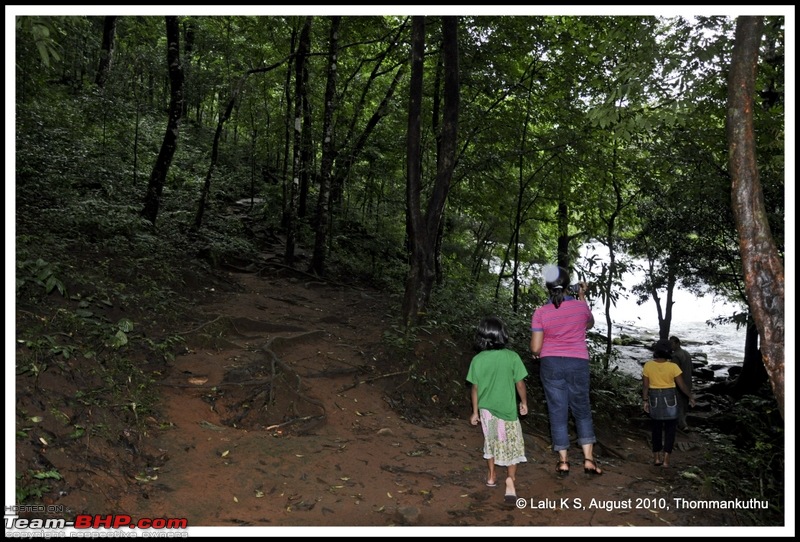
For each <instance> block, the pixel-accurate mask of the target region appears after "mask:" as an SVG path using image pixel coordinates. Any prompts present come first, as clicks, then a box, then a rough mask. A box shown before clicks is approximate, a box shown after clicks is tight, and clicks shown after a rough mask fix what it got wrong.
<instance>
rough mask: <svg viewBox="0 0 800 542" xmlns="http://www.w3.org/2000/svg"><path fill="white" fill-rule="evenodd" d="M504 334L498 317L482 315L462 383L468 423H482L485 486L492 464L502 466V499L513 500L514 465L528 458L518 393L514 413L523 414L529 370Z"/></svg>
mask: <svg viewBox="0 0 800 542" xmlns="http://www.w3.org/2000/svg"><path fill="white" fill-rule="evenodd" d="M507 343H508V333H507V332H506V328H505V324H504V323H503V321H502V320H500V319H499V318H496V317H493V316H492V317H487V318H484V319H483V320H482V321H481V323H480V325H479V326H478V330H477V333H476V336H475V347H476V349H477V350H478V351H479V353H478V354H477V355H476V356H475V357H473V358H472V362H471V363H470V366H469V371H468V372H467V382H469V383H471V384H472V389H471V394H470V397H471V399H472V415H471V416H470V420H469V421H470V423H471V424H472V425H478V422H480V424H481V429H482V430H483V436H484V445H483V458H484V459H486V460H487V462H488V465H489V475H488V476H487V478H486V485H487V486H489V487H495V486H497V476H496V473H495V466H496V465H499V466H501V467H506V468H507V470H508V476H507V477H506V493H505V498H506V500H507V501H510V502H513V501H514V500H516V496H517V491H516V488H515V486H514V482H515V480H516V472H517V464H518V463H522V462H524V461H527V459H526V457H525V442H524V440H523V439H522V424H520V422H519V417H518V416H517V394H519V398H520V402H519V414H520V415H522V416H524V415H526V414H527V413H528V398H527V394H526V390H525V382H524V379H525V377H526V376H528V371H527V369H525V365H523V363H522V359H521V358H520V357H519V354H517V353H516V352H514V351H513V350H510V349H508V348H507V347H506V344H507Z"/></svg>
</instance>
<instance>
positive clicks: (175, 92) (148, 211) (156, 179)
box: [141, 16, 183, 225]
mask: <svg viewBox="0 0 800 542" xmlns="http://www.w3.org/2000/svg"><path fill="white" fill-rule="evenodd" d="M165 18H166V23H167V65H168V68H169V84H170V100H169V120H168V122H167V131H166V133H165V134H164V141H163V142H162V143H161V151H159V153H158V158H156V163H155V165H154V166H153V172H152V173H151V174H150V181H149V182H148V185H147V193H146V194H145V197H144V208H143V209H142V211H141V215H142V217H144V218H145V219H146V220H149V221H150V222H151V223H152V224H153V225H155V223H156V218H157V217H158V208H159V205H160V203H161V193H162V192H163V190H164V183H165V182H166V179H167V173H168V172H169V166H170V164H171V163H172V157H173V156H174V155H175V149H176V148H177V144H178V132H179V131H180V123H181V111H182V109H183V70H182V69H181V57H180V46H179V45H180V42H179V36H180V33H179V29H178V18H177V17H171V16H170V17H165Z"/></svg>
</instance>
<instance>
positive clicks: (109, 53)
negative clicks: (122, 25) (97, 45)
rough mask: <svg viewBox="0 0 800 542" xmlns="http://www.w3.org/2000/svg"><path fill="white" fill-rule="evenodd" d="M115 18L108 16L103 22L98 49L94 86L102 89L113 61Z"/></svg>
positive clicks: (115, 31)
mask: <svg viewBox="0 0 800 542" xmlns="http://www.w3.org/2000/svg"><path fill="white" fill-rule="evenodd" d="M117 19H118V17H117V16H109V17H106V18H105V19H104V20H103V45H102V47H101V49H100V65H99V66H98V67H97V76H96V77H95V80H94V82H95V84H96V85H97V86H98V87H100V88H103V87H104V86H105V84H106V80H107V79H108V74H109V73H111V64H112V63H113V61H114V37H115V36H116V34H117Z"/></svg>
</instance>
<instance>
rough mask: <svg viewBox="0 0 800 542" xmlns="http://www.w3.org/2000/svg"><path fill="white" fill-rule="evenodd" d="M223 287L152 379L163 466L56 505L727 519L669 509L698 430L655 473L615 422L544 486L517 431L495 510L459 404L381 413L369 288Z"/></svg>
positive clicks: (379, 298)
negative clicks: (119, 489) (510, 470)
mask: <svg viewBox="0 0 800 542" xmlns="http://www.w3.org/2000/svg"><path fill="white" fill-rule="evenodd" d="M231 279H232V280H233V281H236V282H239V283H240V284H241V288H239V289H238V290H239V291H237V292H234V293H219V294H218V295H217V298H216V300H215V301H214V302H213V303H211V304H209V305H206V306H203V307H201V308H200V310H202V313H203V314H202V316H198V318H197V321H196V322H194V323H189V322H187V329H192V326H194V328H193V329H192V330H191V331H190V332H187V333H186V338H187V344H188V346H189V349H188V351H187V353H186V354H185V355H181V356H178V357H177V358H176V359H175V362H174V364H173V366H172V367H171V370H170V372H169V374H168V375H167V376H166V378H165V379H164V380H163V381H162V382H161V383H160V387H161V392H162V395H163V404H162V405H161V413H162V415H161V416H162V418H161V419H160V420H155V419H151V420H150V422H151V424H152V427H151V430H150V435H151V436H152V437H154V440H153V445H152V447H153V449H152V450H151V455H152V456H153V457H158V458H160V461H158V462H154V465H153V466H152V467H151V468H149V469H146V470H145V472H142V473H141V476H140V477H139V482H137V483H138V484H139V487H131V488H130V490H128V491H127V492H125V493H124V494H123V495H122V496H121V497H120V498H119V499H118V500H115V502H112V503H108V502H106V503H105V504H103V503H102V498H103V496H102V495H100V494H98V493H97V492H95V491H92V490H90V489H89V487H88V486H87V488H85V489H84V490H83V491H76V492H74V493H73V494H71V495H70V496H68V497H67V498H66V500H65V502H64V504H68V505H69V506H70V507H71V508H72V509H73V510H76V511H79V512H80V511H84V510H86V511H90V512H91V513H98V511H99V510H107V512H108V513H115V514H121V513H124V514H130V515H131V516H133V517H162V518H187V519H188V521H189V525H190V526H192V527H198V526H206V527H234V526H235V527H245V526H251V527H298V526H302V527H324V526H329V527H337V526H341V527H343V526H370V527H386V526H411V525H415V526H436V527H439V526H580V527H585V526H607V527H615V526H642V527H645V526H646V527H664V526H708V525H714V526H724V525H729V524H733V522H734V518H733V517H731V516H730V515H729V516H728V517H725V516H724V515H720V514H714V513H708V511H699V512H698V511H691V510H678V509H677V508H676V506H675V504H674V501H673V498H674V497H677V496H681V497H685V498H688V499H697V498H698V497H697V496H696V495H691V496H690V494H689V491H690V489H691V487H692V483H691V481H690V480H689V479H687V478H685V477H684V476H683V475H682V473H683V472H684V467H688V466H690V465H692V464H696V463H697V462H700V461H702V455H703V442H702V440H701V439H700V437H699V435H697V434H688V435H684V434H680V435H679V442H678V447H679V450H678V451H677V453H676V454H674V465H673V468H671V469H668V470H667V469H661V468H656V467H653V466H652V465H651V464H650V461H651V454H650V452H649V450H648V446H647V431H646V429H645V428H636V427H635V426H630V424H628V423H626V424H621V426H620V427H619V428H609V429H606V430H605V431H600V430H598V436H599V438H600V441H601V445H598V447H597V457H598V460H599V461H600V465H601V467H602V468H604V470H605V474H604V475H603V476H599V477H597V476H595V477H591V476H588V475H585V474H584V473H583V471H582V468H581V467H582V465H581V464H580V462H579V461H578V456H577V455H575V454H576V452H575V451H573V457H572V460H573V463H572V470H573V472H572V474H571V475H570V476H568V477H565V478H563V479H561V478H559V477H557V476H556V475H555V473H554V466H555V455H554V454H553V453H552V452H551V451H549V450H548V442H547V440H546V438H545V436H543V435H526V443H527V449H526V452H527V457H528V463H526V464H523V465H522V466H520V468H519V469H518V474H517V493H518V496H519V497H520V498H521V499H522V501H521V502H520V504H514V503H506V502H504V488H503V484H502V483H500V484H498V486H497V487H496V488H489V487H486V485H485V476H486V472H485V461H484V460H483V458H482V442H483V439H482V435H481V431H480V427H474V426H471V425H470V424H469V423H468V421H467V418H468V414H469V404H468V402H466V396H465V404H464V416H463V418H452V419H442V420H441V423H440V424H439V425H438V426H437V427H436V428H425V427H421V426H420V425H418V424H414V423H411V422H409V421H408V420H406V419H404V418H403V417H401V416H400V415H398V413H397V412H395V411H394V410H393V409H392V408H391V406H390V404H389V400H388V399H387V394H386V392H385V390H386V386H398V385H399V384H401V383H402V381H403V379H404V378H405V377H402V376H393V377H387V376H386V375H387V374H389V373H391V372H392V371H393V370H394V371H395V372H396V368H392V365H391V363H387V361H389V360H387V359H386V354H385V353H384V352H383V349H382V346H381V335H382V333H383V331H384V329H385V328H386V327H387V326H388V324H387V322H388V320H389V317H388V316H387V315H388V314H390V312H389V311H390V309H389V306H388V301H387V300H386V298H385V296H384V295H383V294H382V293H380V292H374V291H365V290H358V289H353V288H349V287H346V286H339V285H335V284H328V283H324V282H318V281H314V280H311V279H308V280H306V279H303V278H292V277H291V275H290V274H286V275H284V274H281V273H279V272H276V273H275V275H273V276H259V275H258V274H255V273H251V274H247V273H236V274H232V276H231ZM465 355H467V356H468V355H469V354H468V353H467V354H465ZM531 408H532V409H541V410H542V411H543V409H544V405H531ZM156 463H157V464H156ZM501 473H502V469H501ZM333 532H334V531H330V532H329V531H322V532H320V533H318V534H331V533H333ZM265 534H269V531H267V533H265Z"/></svg>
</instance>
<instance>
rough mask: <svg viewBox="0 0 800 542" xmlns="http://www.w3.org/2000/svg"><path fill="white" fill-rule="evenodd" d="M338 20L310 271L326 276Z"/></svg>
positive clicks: (330, 64)
mask: <svg viewBox="0 0 800 542" xmlns="http://www.w3.org/2000/svg"><path fill="white" fill-rule="evenodd" d="M341 20H342V18H341V17H331V33H330V38H329V40H328V82H327V84H326V85H325V109H324V112H323V119H322V161H321V165H320V171H319V196H318V198H317V213H316V214H317V216H316V226H317V227H316V232H315V236H314V255H313V256H312V258H311V266H310V271H311V272H313V273H317V274H318V275H323V274H324V273H325V256H326V248H327V245H328V221H329V220H330V193H331V173H332V170H333V161H334V159H335V157H336V154H335V153H336V150H335V149H336V146H335V145H334V142H333V112H334V111H335V110H336V107H337V103H336V82H337V74H338V71H339V68H338V55H339V25H340V23H341Z"/></svg>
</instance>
